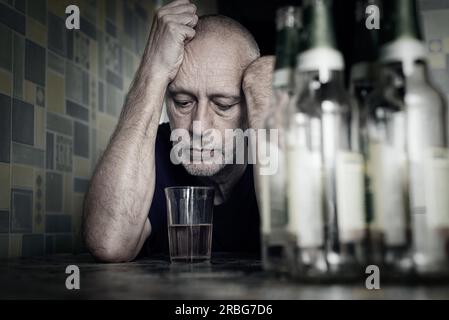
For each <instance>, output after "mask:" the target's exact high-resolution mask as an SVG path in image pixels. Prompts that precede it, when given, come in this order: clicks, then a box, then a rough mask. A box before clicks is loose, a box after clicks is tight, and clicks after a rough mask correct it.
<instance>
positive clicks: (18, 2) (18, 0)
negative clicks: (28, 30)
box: [14, 0, 26, 13]
mask: <svg viewBox="0 0 449 320" xmlns="http://www.w3.org/2000/svg"><path fill="white" fill-rule="evenodd" d="M25 2H26V1H25V0H14V7H15V8H16V9H17V10H19V11H20V12H22V13H25Z"/></svg>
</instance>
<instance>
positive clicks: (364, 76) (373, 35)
mask: <svg viewBox="0 0 449 320" xmlns="http://www.w3.org/2000/svg"><path fill="white" fill-rule="evenodd" d="M367 12H368V13H370V14H372V13H373V12H374V13H376V12H377V13H379V15H380V12H381V2H380V0H357V1H356V2H355V19H354V21H355V25H354V30H355V37H354V40H353V41H354V42H353V50H352V57H351V62H352V65H351V72H350V81H349V90H350V93H351V97H352V98H353V100H354V114H356V115H355V116H354V118H355V119H358V122H354V125H356V127H357V128H356V129H355V130H354V131H355V132H357V131H358V132H359V138H358V139H357V140H356V142H359V143H360V147H359V148H360V150H361V152H362V154H363V156H364V160H365V162H364V183H365V199H364V206H365V219H366V223H367V229H366V238H365V240H366V243H365V246H366V247H365V262H366V263H371V262H372V261H378V259H377V258H376V256H378V255H381V253H380V252H379V250H380V248H381V247H380V246H379V245H378V243H377V241H376V242H373V241H371V234H370V228H369V226H370V225H371V223H372V221H373V216H374V213H373V191H372V183H371V179H370V175H369V163H368V161H367V159H368V143H369V142H368V131H367V116H368V111H367V98H368V96H369V95H370V94H371V93H372V92H373V90H374V89H375V87H376V77H377V74H378V69H377V63H376V62H377V59H378V53H379V32H378V30H377V29H374V28H371V29H370V28H368V27H367V25H366V19H367ZM378 18H379V19H380V17H378ZM372 257H374V259H372Z"/></svg>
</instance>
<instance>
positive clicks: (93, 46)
mask: <svg viewBox="0 0 449 320" xmlns="http://www.w3.org/2000/svg"><path fill="white" fill-rule="evenodd" d="M97 48H98V45H97V42H96V41H94V40H91V41H90V46H89V49H90V72H91V73H93V74H98V69H97Z"/></svg>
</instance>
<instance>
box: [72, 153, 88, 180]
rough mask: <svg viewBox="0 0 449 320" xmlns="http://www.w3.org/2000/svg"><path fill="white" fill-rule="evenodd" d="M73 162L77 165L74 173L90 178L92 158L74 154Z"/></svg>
mask: <svg viewBox="0 0 449 320" xmlns="http://www.w3.org/2000/svg"><path fill="white" fill-rule="evenodd" d="M73 160H74V161H73V162H74V166H75V170H74V174H75V176H77V177H80V178H89V177H90V174H89V172H90V160H89V159H84V158H81V157H77V156H74V157H73Z"/></svg>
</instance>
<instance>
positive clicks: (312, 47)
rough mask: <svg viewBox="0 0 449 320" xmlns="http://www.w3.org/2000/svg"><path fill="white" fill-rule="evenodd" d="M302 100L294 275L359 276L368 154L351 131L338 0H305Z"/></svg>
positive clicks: (291, 173) (292, 205) (291, 202)
mask: <svg viewBox="0 0 449 320" xmlns="http://www.w3.org/2000/svg"><path fill="white" fill-rule="evenodd" d="M303 10H304V34H305V36H304V47H303V48H302V51H301V53H300V55H299V56H298V66H297V72H298V78H301V82H302V85H301V86H299V87H298V92H297V103H296V108H295V112H294V114H293V115H292V116H291V117H290V120H289V124H288V130H287V149H288V152H287V154H288V156H287V163H288V166H287V168H288V183H287V196H288V214H289V219H290V220H289V232H290V233H291V234H293V235H296V237H293V239H295V243H293V245H294V246H296V267H295V268H294V269H293V270H292V272H293V273H294V275H296V276H297V277H299V278H302V279H307V280H308V279H316V280H322V279H328V278H334V277H338V278H339V279H345V278H353V277H356V276H358V275H361V274H362V273H361V268H360V267H361V260H362V256H363V238H364V229H365V219H364V208H363V198H364V183H363V157H362V154H361V153H360V150H358V149H357V148H358V145H359V143H357V142H356V140H357V136H358V133H356V132H353V128H354V125H353V121H354V119H353V110H352V107H351V99H350V97H349V95H348V93H347V92H346V89H345V86H344V60H343V56H342V54H341V53H340V52H339V50H338V49H337V45H336V39H335V34H334V25H333V17H332V1H329V0H308V1H305V3H304V8H303Z"/></svg>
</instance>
